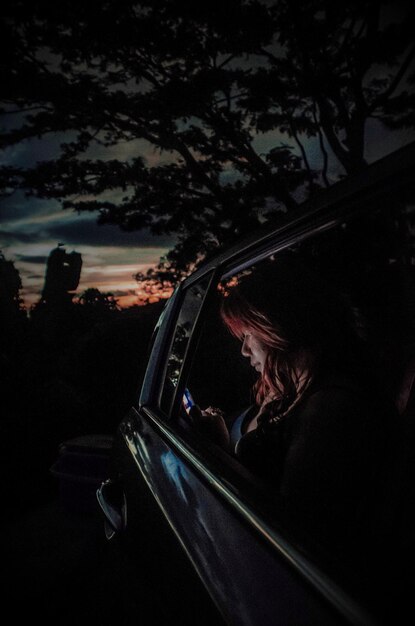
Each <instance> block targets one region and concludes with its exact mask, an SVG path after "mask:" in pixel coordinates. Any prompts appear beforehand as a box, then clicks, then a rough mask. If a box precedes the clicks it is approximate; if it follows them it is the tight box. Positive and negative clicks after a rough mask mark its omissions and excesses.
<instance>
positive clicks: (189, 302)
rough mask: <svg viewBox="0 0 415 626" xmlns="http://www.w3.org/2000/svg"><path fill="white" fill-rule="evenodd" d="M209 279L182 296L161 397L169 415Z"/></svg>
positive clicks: (205, 279) (163, 406)
mask: <svg viewBox="0 0 415 626" xmlns="http://www.w3.org/2000/svg"><path fill="white" fill-rule="evenodd" d="M209 278H210V277H206V278H204V279H203V280H201V281H200V282H198V283H196V284H194V285H192V286H191V287H189V288H188V289H187V291H186V293H185V295H184V299H183V302H182V307H181V309H180V314H179V319H178V321H177V325H176V329H175V332H174V337H173V342H172V346H171V350H170V354H169V358H168V361H167V368H166V376H165V380H164V387H163V393H162V397H161V404H160V406H161V408H162V409H163V411H164V412H165V413H167V414H169V413H170V409H171V403H172V400H173V397H174V392H175V389H176V387H177V383H178V380H179V377H180V371H181V368H182V364H183V360H184V357H185V354H186V348H187V345H188V343H189V339H190V336H191V334H192V331H193V327H194V325H195V322H196V319H197V315H198V313H199V311H200V307H201V305H202V302H203V299H204V296H205V293H206V289H207V287H208V284H209Z"/></svg>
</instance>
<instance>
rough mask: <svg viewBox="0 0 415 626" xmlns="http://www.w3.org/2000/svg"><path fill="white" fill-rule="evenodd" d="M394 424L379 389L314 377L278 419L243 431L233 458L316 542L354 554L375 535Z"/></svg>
mask: <svg viewBox="0 0 415 626" xmlns="http://www.w3.org/2000/svg"><path fill="white" fill-rule="evenodd" d="M396 426H397V416H396V415H395V412H394V409H393V407H392V406H391V404H389V403H388V402H387V400H386V399H385V398H383V397H382V396H381V394H380V392H379V391H376V392H375V391H373V390H371V391H369V389H368V388H367V387H366V386H364V385H360V384H358V383H357V382H353V381H352V380H351V379H348V378H346V377H344V376H341V375H329V376H324V377H323V376H322V377H320V379H318V380H317V381H315V382H314V383H313V384H312V385H311V386H310V388H309V390H308V391H307V392H306V394H305V395H304V397H303V399H302V401H301V402H300V403H299V404H297V405H296V406H295V407H294V408H293V409H292V410H291V411H289V412H288V413H287V414H285V415H284V417H283V418H282V419H281V421H280V422H278V423H276V424H270V425H269V426H268V427H267V426H264V427H263V428H258V429H257V430H255V431H251V432H249V433H247V434H245V435H243V436H242V437H241V439H240V440H239V442H238V443H237V446H236V455H237V456H238V457H239V459H240V460H241V462H242V463H243V464H245V465H246V466H247V467H248V468H249V469H251V470H252V472H254V473H255V474H257V475H259V476H261V477H262V478H263V479H264V480H265V481H266V482H268V483H269V485H270V486H271V488H272V490H273V491H274V492H275V494H276V495H277V496H278V497H279V498H280V499H281V500H282V502H283V503H285V505H286V506H287V507H288V508H289V509H290V511H291V512H292V514H293V515H294V516H296V517H298V519H299V520H301V524H302V525H303V527H304V528H306V529H307V531H308V532H309V533H310V534H312V535H313V536H314V537H315V538H316V539H317V540H318V541H319V542H320V543H322V544H324V545H326V546H327V545H328V546H329V547H330V548H333V547H335V548H336V550H339V551H341V552H344V553H345V554H347V553H349V551H350V550H352V551H353V552H356V551H357V552H359V551H360V550H361V549H362V546H367V545H368V543H367V541H368V537H369V538H371V539H373V537H374V534H376V535H378V534H379V533H381V530H380V528H379V514H381V513H380V512H379V507H382V493H383V488H384V482H385V478H386V476H387V474H388V471H389V469H390V463H391V462H392V461H391V459H392V456H391V455H392V454H393V441H394V439H395V431H396ZM379 540H381V539H379Z"/></svg>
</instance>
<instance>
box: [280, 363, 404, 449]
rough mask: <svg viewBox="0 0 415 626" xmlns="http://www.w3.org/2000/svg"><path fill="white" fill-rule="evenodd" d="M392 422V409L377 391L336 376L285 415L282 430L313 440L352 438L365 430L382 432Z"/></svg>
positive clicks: (316, 386)
mask: <svg viewBox="0 0 415 626" xmlns="http://www.w3.org/2000/svg"><path fill="white" fill-rule="evenodd" d="M394 420H395V409H394V407H393V405H392V403H391V402H390V401H389V400H388V399H387V398H386V397H384V396H383V394H382V392H381V391H380V390H379V389H375V388H373V386H372V385H370V384H367V385H366V384H365V383H364V382H362V383H358V382H356V381H354V380H352V379H350V378H347V377H344V376H339V375H336V376H330V377H325V378H324V379H321V380H320V381H318V382H317V383H316V384H315V385H313V387H312V388H311V389H310V391H309V393H308V394H307V395H306V397H305V398H304V399H303V401H302V402H301V403H300V404H299V405H298V407H296V408H295V409H294V410H293V412H292V415H287V420H286V421H287V423H286V427H287V429H286V430H287V433H291V434H294V433H295V432H303V433H304V435H307V436H310V435H314V436H316V437H323V436H325V435H326V434H327V435H333V436H337V437H344V436H347V435H348V434H350V436H356V434H357V433H359V432H360V433H363V432H364V431H365V430H367V429H374V428H375V429H376V430H379V431H382V430H385V429H387V428H389V426H390V424H392V423H393V421H394Z"/></svg>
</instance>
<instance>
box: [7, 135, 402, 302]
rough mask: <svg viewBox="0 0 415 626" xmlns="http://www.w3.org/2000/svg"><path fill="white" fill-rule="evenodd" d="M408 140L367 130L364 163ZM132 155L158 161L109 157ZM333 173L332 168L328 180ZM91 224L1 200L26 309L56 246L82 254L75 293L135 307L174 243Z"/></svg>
mask: <svg viewBox="0 0 415 626" xmlns="http://www.w3.org/2000/svg"><path fill="white" fill-rule="evenodd" d="M411 135H413V134H412V133H408V132H407V131H399V132H394V133H393V134H390V133H388V134H385V133H384V130H383V129H382V128H381V127H380V126H379V125H376V124H373V125H372V126H370V125H369V127H368V141H367V151H366V158H367V159H368V161H369V162H372V161H375V160H377V159H379V158H381V157H382V156H384V155H386V154H388V153H390V152H392V151H393V150H395V149H396V148H398V147H399V146H401V145H404V144H405V143H408V142H409V141H411V139H413V138H414V137H413V136H411ZM60 139H61V140H62V139H63V138H62V137H61V138H60ZM281 139H282V138H281V136H279V137H276V136H273V135H270V136H260V137H258V138H257V139H256V143H257V144H259V145H257V147H258V148H259V152H261V144H262V145H263V147H264V148H265V147H267V144H268V147H269V143H272V144H273V145H275V143H277V142H279V141H281ZM134 144H135V145H134ZM57 150H58V141H57V138H55V139H50V138H46V139H44V140H42V141H39V140H30V141H25V142H22V143H21V144H19V145H18V146H15V147H14V148H12V149H8V150H5V151H4V152H3V155H2V157H1V160H0V163H4V164H9V165H19V166H28V165H30V164H31V163H33V161H41V160H44V159H48V158H51V157H52V156H53V155H54V154H56V152H57ZM122 151H125V152H122ZM307 151H308V157H309V159H310V161H311V163H312V164H314V165H316V166H319V165H320V164H319V163H318V160H319V159H320V154H319V151H318V149H317V146H316V145H315V143H313V141H312V140H311V141H309V142H308V149H307ZM114 152H115V151H114ZM137 154H140V155H141V156H144V157H145V158H146V160H147V162H148V163H153V162H156V161H157V162H159V160H160V158H161V157H160V156H159V155H158V154H156V153H155V151H154V150H153V149H152V148H151V147H150V146H149V145H145V142H143V141H140V142H132V143H130V144H128V145H126V146H125V148H121V147H118V148H117V153H116V154H113V155H112V156H116V158H125V159H128V158H130V157H131V156H132V155H135V156H136V155H137ZM170 158H171V157H170ZM337 173H338V171H337V172H336V170H335V169H332V171H331V176H332V178H333V179H334V178H335V177H336V174H337ZM96 219H97V214H96V213H82V214H80V215H78V214H77V213H75V212H74V211H72V210H63V209H62V208H61V205H60V204H59V202H57V201H53V200H42V199H38V198H33V197H26V196H25V195H24V194H23V193H15V194H14V195H12V196H11V197H9V198H7V199H3V200H2V203H1V207H0V250H2V252H3V254H4V255H5V257H6V259H7V260H11V261H13V262H14V263H15V267H16V268H17V269H18V270H19V272H20V276H21V279H22V285H23V288H22V291H21V295H22V298H23V300H24V303H25V305H26V306H27V307H30V306H31V305H32V304H33V303H35V302H37V301H38V300H39V297H40V294H41V291H42V288H43V282H44V275H45V269H46V261H47V257H48V255H49V253H50V251H51V250H52V249H53V248H55V247H56V246H57V244H58V243H63V244H65V249H66V251H67V252H71V251H72V250H76V251H77V252H80V253H81V254H82V259H83V266H82V273H81V280H80V283H79V287H78V290H77V293H78V294H80V293H82V292H83V291H84V290H85V289H87V288H88V287H97V288H98V289H99V290H100V291H103V292H108V291H109V292H112V293H113V294H114V296H115V297H116V298H117V299H118V303H119V305H120V306H122V307H127V306H131V305H133V304H137V303H138V301H139V293H138V285H137V282H136V280H135V279H134V274H136V273H137V272H138V271H142V270H146V269H147V268H149V267H152V266H155V265H156V264H157V262H158V261H159V259H160V257H161V256H162V255H164V254H165V253H166V252H167V251H168V250H169V249H170V248H171V247H172V245H173V244H174V239H173V238H172V237H168V236H161V237H155V236H153V235H151V234H150V233H149V232H146V231H135V232H123V231H121V230H120V229H119V227H118V226H112V225H97V223H96Z"/></svg>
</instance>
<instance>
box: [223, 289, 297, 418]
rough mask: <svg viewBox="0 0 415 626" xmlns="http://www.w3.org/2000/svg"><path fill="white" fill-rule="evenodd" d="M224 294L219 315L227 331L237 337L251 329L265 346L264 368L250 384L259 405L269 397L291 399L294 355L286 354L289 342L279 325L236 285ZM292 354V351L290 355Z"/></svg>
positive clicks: (295, 377)
mask: <svg viewBox="0 0 415 626" xmlns="http://www.w3.org/2000/svg"><path fill="white" fill-rule="evenodd" d="M228 296H230V297H226V298H224V300H223V301H222V307H221V316H222V319H223V321H224V322H225V324H226V326H227V327H228V329H229V331H230V332H231V333H232V335H234V336H235V337H236V338H237V339H239V340H240V341H243V338H244V335H245V334H246V333H247V332H250V333H253V334H254V335H255V337H257V338H258V339H259V340H260V341H261V342H262V343H263V344H264V345H265V346H266V347H267V348H268V354H267V357H266V360H265V365H264V371H263V373H262V376H261V377H260V378H259V379H258V381H257V382H256V383H255V386H254V393H255V400H256V402H257V404H258V405H259V406H262V405H264V404H265V403H267V402H268V401H270V400H282V399H284V398H286V399H288V398H290V399H291V400H292V401H293V400H294V399H295V397H293V396H295V395H296V393H297V387H298V376H297V373H296V365H297V359H295V358H294V359H292V360H293V363H292V364H291V363H290V359H288V358H287V355H288V353H289V352H290V342H289V341H288V339H287V338H285V337H284V336H283V332H282V330H281V329H280V328H277V327H276V325H275V324H272V323H271V321H270V320H269V319H268V317H267V316H266V315H265V314H264V313H261V312H260V311H259V310H258V309H256V308H255V307H252V306H251V305H249V303H248V302H247V301H246V300H245V299H244V298H243V297H242V296H241V294H240V293H239V292H238V290H237V289H235V290H232V292H231V293H230V294H228ZM293 356H294V355H293Z"/></svg>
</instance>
